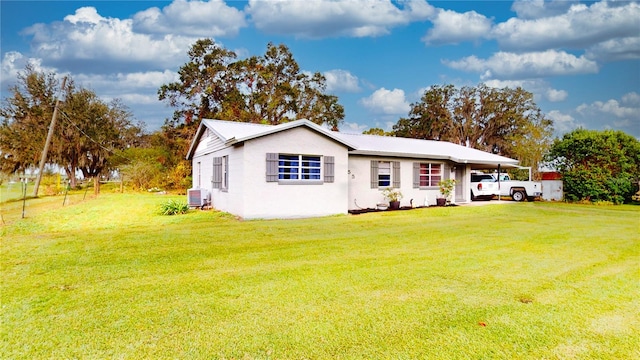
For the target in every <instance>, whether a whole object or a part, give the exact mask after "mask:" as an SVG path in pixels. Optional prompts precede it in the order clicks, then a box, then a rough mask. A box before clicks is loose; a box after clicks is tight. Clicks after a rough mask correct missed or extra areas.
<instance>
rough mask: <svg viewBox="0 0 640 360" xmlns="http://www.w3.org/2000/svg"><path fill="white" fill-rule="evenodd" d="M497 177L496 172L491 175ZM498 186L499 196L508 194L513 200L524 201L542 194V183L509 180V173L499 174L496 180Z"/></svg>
mask: <svg viewBox="0 0 640 360" xmlns="http://www.w3.org/2000/svg"><path fill="white" fill-rule="evenodd" d="M492 176H494V179H497V176H498V174H494V175H492ZM496 184H498V185H499V188H500V196H510V197H511V198H512V199H513V200H514V201H524V200H529V201H532V200H533V199H535V198H537V197H540V196H542V183H540V182H536V181H519V180H511V178H510V177H509V174H500V181H499V182H496Z"/></svg>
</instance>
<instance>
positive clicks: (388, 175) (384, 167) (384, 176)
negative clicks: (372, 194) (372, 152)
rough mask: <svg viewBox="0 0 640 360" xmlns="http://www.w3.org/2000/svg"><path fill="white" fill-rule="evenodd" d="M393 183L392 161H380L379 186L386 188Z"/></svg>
mask: <svg viewBox="0 0 640 360" xmlns="http://www.w3.org/2000/svg"><path fill="white" fill-rule="evenodd" d="M392 185H393V165H392V163H391V161H378V188H380V189H386V188H390V187H391V186H392Z"/></svg>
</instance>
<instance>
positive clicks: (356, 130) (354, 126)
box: [340, 121, 369, 134]
mask: <svg viewBox="0 0 640 360" xmlns="http://www.w3.org/2000/svg"><path fill="white" fill-rule="evenodd" d="M368 127H369V126H368V125H363V124H358V123H355V122H346V121H345V122H344V123H343V124H342V126H341V127H340V131H341V132H343V133H346V134H362V132H363V131H365V130H366V129H367V128H368Z"/></svg>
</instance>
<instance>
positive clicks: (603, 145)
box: [546, 129, 640, 204]
mask: <svg viewBox="0 0 640 360" xmlns="http://www.w3.org/2000/svg"><path fill="white" fill-rule="evenodd" d="M546 160H547V161H548V162H549V164H550V166H552V167H554V168H555V169H557V170H558V171H559V172H560V173H561V174H562V179H563V182H564V193H565V197H566V198H567V199H568V200H570V201H580V200H590V201H611V202H613V203H616V204H620V203H622V202H624V201H629V200H631V196H632V195H633V193H634V192H635V191H636V189H635V186H636V184H637V183H638V181H639V180H640V142H639V141H638V140H637V139H635V138H634V137H632V136H631V135H628V134H626V133H624V132H622V131H613V130H604V131H596V130H586V129H576V130H574V131H572V132H570V133H567V134H565V135H564V136H563V137H562V138H561V139H556V140H555V141H554V142H553V145H552V146H551V150H550V151H549V153H548V155H547V156H546Z"/></svg>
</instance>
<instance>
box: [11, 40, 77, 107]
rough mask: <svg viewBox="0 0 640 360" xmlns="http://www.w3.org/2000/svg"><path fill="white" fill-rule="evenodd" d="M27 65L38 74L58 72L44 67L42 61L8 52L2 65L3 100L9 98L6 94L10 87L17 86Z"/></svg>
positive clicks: (18, 53) (15, 52) (60, 75)
mask: <svg viewBox="0 0 640 360" xmlns="http://www.w3.org/2000/svg"><path fill="white" fill-rule="evenodd" d="M27 64H29V65H31V67H32V68H33V69H34V70H35V71H37V72H45V73H56V72H57V71H56V69H54V68H51V67H46V66H43V65H42V60H41V59H37V58H30V57H26V56H24V55H23V54H22V53H20V52H17V51H8V52H6V53H5V54H4V57H3V58H2V62H1V64H0V95H2V98H5V97H6V96H7V95H5V93H4V92H5V91H7V90H8V88H9V86H11V85H16V81H17V80H18V73H19V72H22V71H24V70H25V67H26V66H27ZM57 75H58V77H59V78H62V76H64V74H59V73H58V74H57Z"/></svg>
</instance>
